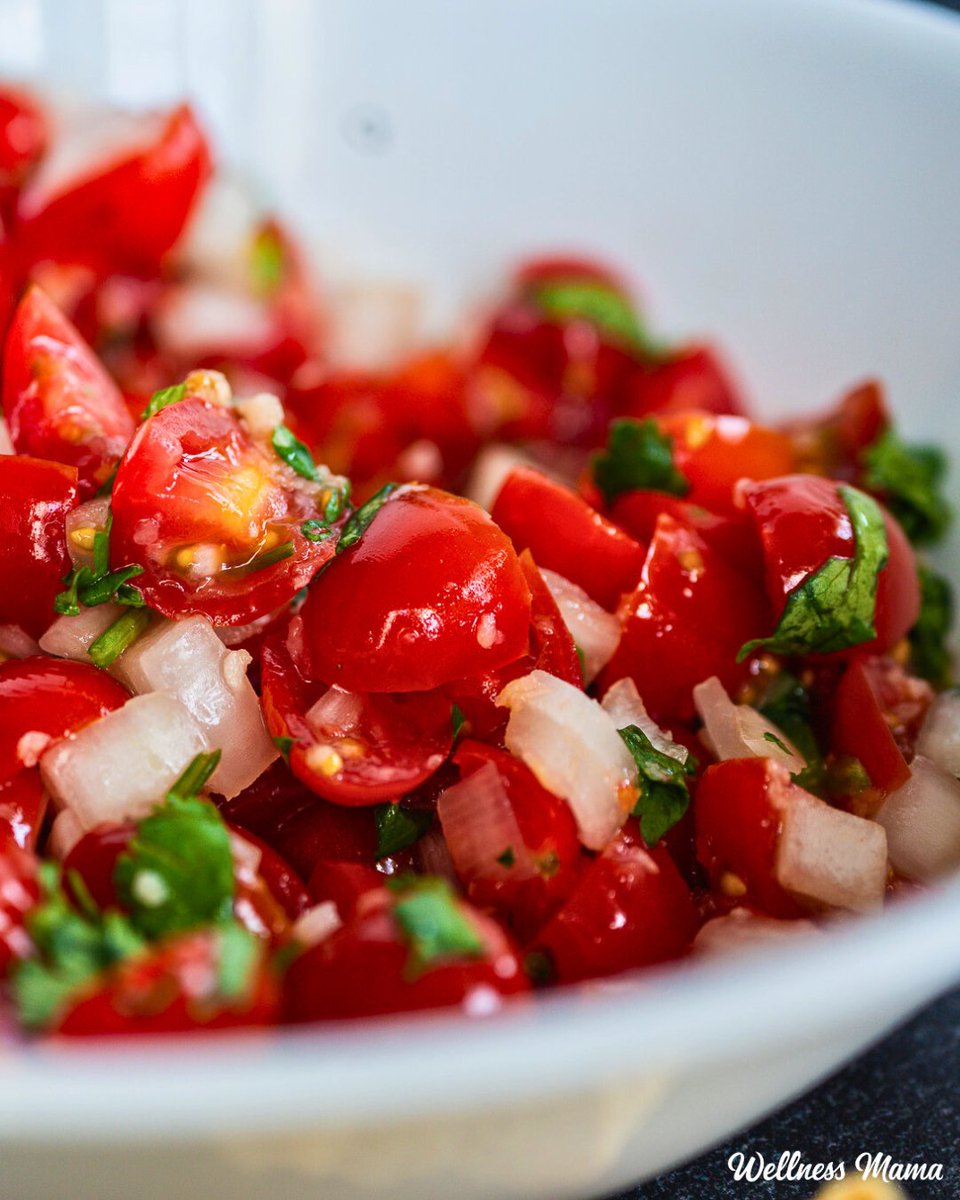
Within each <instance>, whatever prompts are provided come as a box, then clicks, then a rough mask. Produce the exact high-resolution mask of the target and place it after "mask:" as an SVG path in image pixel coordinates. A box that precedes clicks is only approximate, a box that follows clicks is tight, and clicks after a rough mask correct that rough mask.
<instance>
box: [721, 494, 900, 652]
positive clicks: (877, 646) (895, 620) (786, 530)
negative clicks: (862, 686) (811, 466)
mask: <svg viewBox="0 0 960 1200" xmlns="http://www.w3.org/2000/svg"><path fill="white" fill-rule="evenodd" d="M743 494H744V498H745V501H746V505H747V510H748V511H749V512H750V513H751V514H752V516H753V519H754V521H755V522H756V525H757V529H758V531H759V534H760V539H761V541H762V544H763V552H764V557H765V562H766V580H767V592H768V595H769V597H770V602H771V604H772V605H773V610H774V615H775V616H777V617H779V615H780V613H782V611H783V609H784V606H785V605H786V602H787V597H788V595H789V594H790V593H791V592H792V591H793V590H794V589H795V588H796V587H798V586H799V585H800V584H801V583H803V581H804V580H805V579H806V578H807V577H808V576H809V575H811V574H813V573H815V572H816V571H818V570H819V569H820V568H821V567H822V566H823V565H824V563H825V562H826V561H827V560H828V559H830V558H834V557H836V558H851V557H852V556H853V553H854V549H855V540H854V535H853V530H852V528H851V524H850V515H849V513H848V512H847V508H846V505H845V504H844V502H843V498H842V496H841V495H840V493H839V492H838V490H837V484H836V483H835V482H833V481H832V480H830V479H823V478H821V477H819V476H816V475H787V476H785V477H783V478H781V479H771V480H767V481H766V482H763V483H754V484H750V485H749V486H747V487H746V488H744V492H743ZM881 507H882V506H881ZM883 519H884V526H885V528H886V533H887V548H888V551H889V556H888V559H887V565H886V566H885V567H884V568H883V569H882V570H881V571H880V574H879V576H878V579H877V598H876V609H875V617H874V626H875V628H876V631H877V636H876V638H875V639H874V640H872V641H870V642H864V643H862V644H861V645H859V646H857V647H856V648H855V652H856V653H861V652H868V653H869V652H873V653H882V652H883V651H885V650H889V649H890V648H891V647H892V646H895V645H896V644H897V642H899V641H900V639H901V638H903V637H904V636H906V634H907V632H908V630H910V629H911V628H912V627H913V625H914V623H915V622H916V619H917V617H918V616H919V613H920V585H919V582H918V579H917V567H916V559H915V558H914V554H913V550H912V548H911V546H910V543H909V541H908V540H907V537H906V534H905V533H904V532H903V530H902V529H901V527H900V525H899V523H898V522H897V521H896V520H894V518H893V517H892V516H891V515H890V514H889V513H888V512H887V511H886V510H885V509H883ZM761 632H763V631H762V630H761ZM751 636H753V637H757V636H759V634H758V633H757V632H754V633H753V634H752V635H751ZM841 653H849V651H843V652H841Z"/></svg>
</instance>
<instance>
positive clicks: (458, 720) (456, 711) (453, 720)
mask: <svg viewBox="0 0 960 1200" xmlns="http://www.w3.org/2000/svg"><path fill="white" fill-rule="evenodd" d="M466 723H467V718H466V717H465V716H464V715H463V709H462V708H461V707H460V705H459V704H455V705H454V706H453V708H452V709H451V710H450V724H451V726H452V727H453V740H454V741H456V740H457V738H458V737H459V736H460V734H461V732H462V731H463V727H464V725H466Z"/></svg>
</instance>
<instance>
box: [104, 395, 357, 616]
mask: <svg viewBox="0 0 960 1200" xmlns="http://www.w3.org/2000/svg"><path fill="white" fill-rule="evenodd" d="M321 491H322V489H321V487H320V485H319V484H313V483H310V482H308V481H307V480H304V479H301V478H300V476H298V475H296V474H294V472H293V471H292V470H291V469H290V468H289V467H287V466H286V464H285V463H282V462H281V461H280V459H279V458H278V457H276V456H275V455H273V454H272V453H268V452H267V451H266V450H263V449H261V447H260V446H259V445H257V444H256V443H255V442H254V441H253V440H252V439H251V438H250V436H249V435H248V433H247V432H246V430H245V428H244V427H243V426H242V425H241V423H240V422H239V420H238V419H237V417H236V416H235V414H234V413H232V412H231V411H230V410H229V409H227V408H222V407H220V406H219V405H216V404H212V403H210V402H209V401H206V400H201V399H199V398H197V397H191V396H188V397H187V398H186V399H184V400H181V401H180V402H179V403H176V404H171V405H169V406H168V407H166V408H164V409H161V410H160V412H158V413H156V415H154V416H152V417H150V418H149V419H148V420H147V421H145V422H144V424H143V425H141V427H140V429H139V430H138V431H137V433H136V436H135V437H134V439H133V441H132V442H131V443H130V447H129V449H128V450H127V453H126V454H125V455H124V457H123V460H122V461H121V463H120V467H119V470H118V471H117V477H116V481H115V483H114V485H113V531H112V535H111V538H110V551H111V557H112V560H113V565H114V566H115V567H120V566H124V565H125V564H127V563H133V562H135V563H141V564H142V565H143V567H144V573H143V574H142V575H140V576H138V578H137V586H138V587H139V588H140V589H141V591H142V592H143V594H144V597H145V599H146V601H147V603H148V604H149V605H151V607H153V608H156V609H157V610H158V611H159V612H162V613H163V614H164V616H168V617H176V616H187V615H189V614H193V613H200V614H202V615H203V616H206V617H209V618H210V619H211V620H212V621H213V622H214V623H215V624H219V625H243V624H246V623H247V622H249V621H252V620H255V619H256V618H257V617H261V616H265V615H266V614H268V613H271V612H273V611H274V610H275V609H277V608H279V607H280V606H281V605H282V604H284V603H285V602H286V601H288V600H290V599H292V598H293V596H294V595H295V594H296V593H297V592H298V591H299V590H300V588H302V587H303V586H305V584H307V583H308V582H309V581H310V579H311V578H312V576H313V574H314V572H315V571H316V570H317V569H318V567H320V565H321V564H322V563H324V562H326V561H327V559H329V558H330V556H331V555H332V554H333V545H332V541H333V539H328V540H327V541H324V542H312V541H309V540H308V539H307V538H305V537H304V536H303V533H302V532H301V525H302V524H303V523H304V522H305V521H306V520H308V519H314V518H316V517H317V516H318V511H317V502H318V501H317V496H318V494H319V493H320V492H321ZM284 545H287V546H289V547H291V548H292V549H291V552H290V553H289V555H288V556H287V557H285V558H282V559H280V560H279V561H277V560H274V561H272V562H271V561H269V558H268V561H267V563H266V565H260V562H261V558H260V556H261V555H263V556H265V557H266V556H269V555H270V554H271V552H275V551H276V550H277V549H278V548H281V547H283V546H284Z"/></svg>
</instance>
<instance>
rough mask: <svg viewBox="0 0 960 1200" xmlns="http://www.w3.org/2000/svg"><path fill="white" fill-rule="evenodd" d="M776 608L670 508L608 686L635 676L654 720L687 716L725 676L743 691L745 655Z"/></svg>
mask: <svg viewBox="0 0 960 1200" xmlns="http://www.w3.org/2000/svg"><path fill="white" fill-rule="evenodd" d="M768 611H769V610H768V607H767V603H766V601H765V599H764V596H763V594H762V592H761V591H760V589H759V587H757V586H756V585H755V584H753V583H752V582H751V581H750V580H749V579H748V578H747V577H746V576H744V575H741V574H740V572H738V571H737V570H735V569H734V567H732V566H731V565H730V564H729V563H727V562H726V561H724V559H722V558H721V557H720V556H719V555H718V554H717V553H715V552H714V551H713V550H711V549H710V547H709V546H708V545H707V543H706V542H705V541H704V539H703V538H702V537H701V536H700V535H699V534H698V533H695V532H694V531H693V530H692V529H689V528H686V527H685V526H683V525H680V524H679V523H678V522H677V521H675V520H674V519H673V518H672V517H670V516H668V515H666V514H663V515H662V516H660V517H659V519H658V521H657V526H656V530H655V532H654V536H653V541H652V542H651V543H650V549H649V551H648V553H647V561H646V562H645V563H644V566H643V573H642V575H641V578H640V585H639V587H638V588H637V590H636V591H635V592H634V593H633V595H632V596H630V597H629V598H628V599H626V600H625V601H624V605H623V607H622V608H621V611H620V616H621V620H622V621H623V636H622V638H621V640H620V645H619V646H618V647H617V650H616V652H615V654H614V656H613V658H612V659H611V661H610V662H609V663H608V664H607V666H606V667H605V668H604V670H603V672H602V674H601V676H600V686H601V689H602V690H606V688H607V687H609V686H610V684H612V683H615V682H616V681H617V680H618V679H622V678H624V677H625V676H629V677H630V678H632V679H633V681H634V683H636V685H637V690H638V691H639V692H640V695H641V696H642V697H643V701H644V704H646V706H647V709H648V711H649V712H650V715H651V716H652V717H653V718H654V720H656V721H662V722H666V723H668V724H669V723H671V722H680V723H684V722H687V721H689V720H691V719H692V717H693V715H694V706H693V695H692V693H693V688H694V687H695V686H696V685H697V684H698V683H700V682H702V681H703V680H704V679H708V678H709V677H710V676H711V675H717V676H719V678H720V680H721V682H722V683H723V685H724V687H725V688H726V689H727V691H729V692H735V691H736V690H737V688H738V687H739V686H740V685H741V684H742V683H744V682H745V681H746V679H747V678H748V675H749V672H750V664H749V660H748V661H747V662H743V663H738V662H737V654H738V653H739V651H740V648H741V646H742V645H743V644H744V642H746V641H748V640H749V639H750V638H751V637H755V636H756V632H755V631H756V629H757V628H758V626H757V622H758V621H759V622H761V627H762V622H764V621H767V622H769V616H768Z"/></svg>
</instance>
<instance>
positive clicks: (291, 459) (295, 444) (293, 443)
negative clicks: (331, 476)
mask: <svg viewBox="0 0 960 1200" xmlns="http://www.w3.org/2000/svg"><path fill="white" fill-rule="evenodd" d="M270 441H271V444H272V445H273V448H274V451H275V452H276V454H277V457H278V458H282V459H283V461H284V462H285V463H286V464H287V466H288V467H292V468H293V469H294V471H296V473H297V474H298V475H300V476H302V477H303V478H304V479H314V480H316V479H319V478H320V472H319V471H318V470H317V464H316V463H315V462H314V461H313V455H312V454H311V453H310V451H309V449H308V448H307V446H306V445H305V444H304V443H303V442H301V441H300V439H299V438H297V437H295V436H294V434H293V431H292V430H290V429H288V428H287V427H286V425H278V426H277V427H276V429H275V430H274V431H273V436H272V437H271V439H270Z"/></svg>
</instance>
